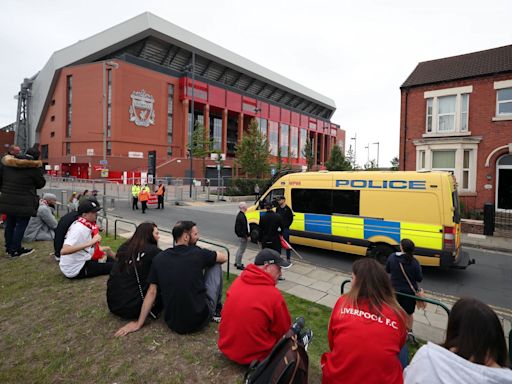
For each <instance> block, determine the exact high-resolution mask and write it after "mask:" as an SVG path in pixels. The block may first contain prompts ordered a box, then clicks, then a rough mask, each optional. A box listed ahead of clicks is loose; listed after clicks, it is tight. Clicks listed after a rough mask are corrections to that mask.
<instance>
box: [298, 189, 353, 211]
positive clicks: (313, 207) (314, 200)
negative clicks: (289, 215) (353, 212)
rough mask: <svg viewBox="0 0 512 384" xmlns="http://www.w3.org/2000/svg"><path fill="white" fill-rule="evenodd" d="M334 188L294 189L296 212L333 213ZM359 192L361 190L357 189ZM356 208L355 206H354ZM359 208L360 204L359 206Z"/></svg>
mask: <svg viewBox="0 0 512 384" xmlns="http://www.w3.org/2000/svg"><path fill="white" fill-rule="evenodd" d="M332 192H333V191H332V190H330V189H297V188H293V189H292V202H291V203H292V206H291V208H292V209H293V211H294V212H302V213H316V214H320V215H331V214H332V212H333V210H332ZM357 192H359V191H357ZM352 208H354V207H352ZM357 208H358V210H359V205H358V206H357Z"/></svg>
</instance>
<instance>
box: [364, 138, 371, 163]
mask: <svg viewBox="0 0 512 384" xmlns="http://www.w3.org/2000/svg"><path fill="white" fill-rule="evenodd" d="M364 149H366V150H367V153H366V163H367V164H368V163H369V162H370V143H368V145H367V146H366V147H364Z"/></svg>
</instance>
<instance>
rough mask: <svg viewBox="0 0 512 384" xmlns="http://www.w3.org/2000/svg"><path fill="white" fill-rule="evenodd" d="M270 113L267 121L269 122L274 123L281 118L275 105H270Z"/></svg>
mask: <svg viewBox="0 0 512 384" xmlns="http://www.w3.org/2000/svg"><path fill="white" fill-rule="evenodd" d="M269 107H270V113H269V117H268V118H269V119H271V120H274V121H279V120H280V118H281V116H280V109H281V108H279V107H276V106H275V105H270V106H269Z"/></svg>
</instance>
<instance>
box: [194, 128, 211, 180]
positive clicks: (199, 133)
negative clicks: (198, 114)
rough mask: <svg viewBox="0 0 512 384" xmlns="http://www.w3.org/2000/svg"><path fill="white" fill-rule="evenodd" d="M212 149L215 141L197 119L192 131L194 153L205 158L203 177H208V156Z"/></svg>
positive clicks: (197, 156) (195, 155)
mask: <svg viewBox="0 0 512 384" xmlns="http://www.w3.org/2000/svg"><path fill="white" fill-rule="evenodd" d="M212 150H213V142H212V140H210V138H209V137H207V136H206V130H205V127H204V125H203V124H201V123H199V122H198V121H196V123H195V125H194V131H193V132H192V155H193V156H194V157H196V158H199V159H203V177H206V158H207V157H208V156H210V153H212Z"/></svg>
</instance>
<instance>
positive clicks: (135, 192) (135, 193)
mask: <svg viewBox="0 0 512 384" xmlns="http://www.w3.org/2000/svg"><path fill="white" fill-rule="evenodd" d="M139 192H140V187H139V186H138V185H133V186H132V196H133V197H138V196H139Z"/></svg>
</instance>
